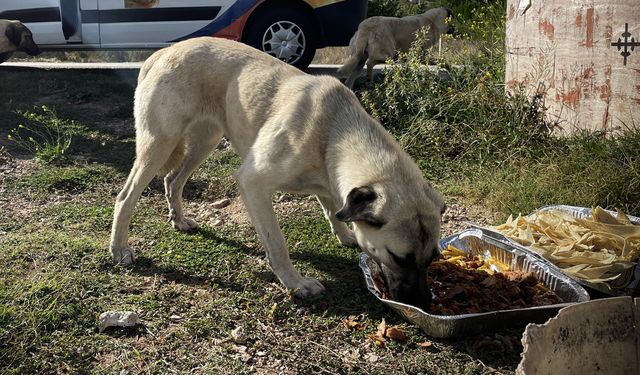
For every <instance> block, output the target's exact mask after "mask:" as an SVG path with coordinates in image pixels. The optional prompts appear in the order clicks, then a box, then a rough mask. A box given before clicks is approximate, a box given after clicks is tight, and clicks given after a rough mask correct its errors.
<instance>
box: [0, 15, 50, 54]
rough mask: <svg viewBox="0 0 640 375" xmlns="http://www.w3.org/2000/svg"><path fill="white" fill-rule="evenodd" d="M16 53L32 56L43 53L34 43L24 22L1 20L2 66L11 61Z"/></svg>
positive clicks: (0, 46) (0, 44) (0, 45)
mask: <svg viewBox="0 0 640 375" xmlns="http://www.w3.org/2000/svg"><path fill="white" fill-rule="evenodd" d="M16 51H20V52H25V53H27V54H29V55H31V56H36V55H38V54H40V52H41V51H40V48H38V45H37V44H36V43H35V42H34V41H33V35H32V34H31V31H30V30H29V29H28V28H27V27H26V26H25V25H23V24H22V22H20V21H13V20H0V64H1V63H3V62H5V61H7V60H9V58H10V57H11V55H13V53H14V52H16Z"/></svg>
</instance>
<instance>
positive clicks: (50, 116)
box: [8, 105, 84, 163]
mask: <svg viewBox="0 0 640 375" xmlns="http://www.w3.org/2000/svg"><path fill="white" fill-rule="evenodd" d="M17 113H18V114H19V115H20V116H21V117H22V118H23V120H24V121H25V123H24V124H20V125H18V127H17V128H14V129H13V130H11V133H10V134H9V135H8V138H9V140H11V141H13V142H15V144H16V145H17V146H18V147H19V148H22V149H23V150H25V151H27V152H29V153H31V154H33V156H34V157H35V158H36V159H39V160H41V161H44V162H46V163H52V162H56V161H62V160H63V159H65V158H66V157H67V156H68V154H67V151H68V150H69V148H70V147H71V141H72V139H73V136H74V135H77V134H80V133H81V132H82V131H83V130H84V127H83V126H81V125H80V124H78V123H77V122H75V121H72V120H68V119H63V118H60V117H58V114H57V113H56V111H55V109H52V108H49V107H48V106H46V105H43V106H41V107H40V108H34V110H33V111H17Z"/></svg>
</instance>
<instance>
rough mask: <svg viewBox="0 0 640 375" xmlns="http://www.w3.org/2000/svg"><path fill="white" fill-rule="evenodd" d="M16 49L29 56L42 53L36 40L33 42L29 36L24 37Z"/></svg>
mask: <svg viewBox="0 0 640 375" xmlns="http://www.w3.org/2000/svg"><path fill="white" fill-rule="evenodd" d="M18 51H21V52H24V53H26V54H28V55H31V56H37V55H39V54H41V53H42V50H41V49H40V47H38V45H37V44H36V42H34V41H33V39H31V38H24V39H23V40H22V42H20V46H19V47H18Z"/></svg>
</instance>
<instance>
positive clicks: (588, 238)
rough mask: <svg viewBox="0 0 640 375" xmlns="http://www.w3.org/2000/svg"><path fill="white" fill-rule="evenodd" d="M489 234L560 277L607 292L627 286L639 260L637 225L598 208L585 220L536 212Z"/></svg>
mask: <svg viewBox="0 0 640 375" xmlns="http://www.w3.org/2000/svg"><path fill="white" fill-rule="evenodd" d="M494 229H496V230H498V231H499V232H501V233H502V234H504V235H505V236H507V237H508V238H510V239H512V240H514V241H516V242H518V243H520V244H521V245H524V246H527V247H528V248H530V249H531V250H533V251H535V252H536V253H538V254H540V255H542V256H543V257H544V258H546V259H547V260H549V261H550V262H552V263H553V264H555V265H557V266H558V267H560V268H562V270H563V271H564V272H566V273H568V274H570V275H573V276H575V277H577V278H579V279H582V280H585V281H588V282H590V283H593V284H598V285H600V286H602V287H604V288H605V289H608V290H615V289H620V288H624V287H625V286H627V285H628V284H629V282H630V281H631V278H632V277H633V267H634V266H635V265H636V263H637V261H638V258H639V257H640V225H634V224H633V223H632V222H631V221H630V220H629V218H628V216H627V215H625V214H624V213H623V212H621V211H620V210H618V211H617V215H616V216H614V215H611V214H609V213H608V212H607V211H605V210H603V209H602V208H600V207H597V208H595V209H593V210H592V217H591V218H588V219H579V218H575V217H573V216H572V215H571V214H569V213H567V212H565V211H562V210H549V211H538V212H534V213H533V214H531V215H529V216H522V215H519V216H518V217H516V218H513V217H512V216H510V217H509V219H507V222H506V223H504V224H502V225H499V226H497V227H494Z"/></svg>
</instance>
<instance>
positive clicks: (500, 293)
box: [374, 245, 563, 315]
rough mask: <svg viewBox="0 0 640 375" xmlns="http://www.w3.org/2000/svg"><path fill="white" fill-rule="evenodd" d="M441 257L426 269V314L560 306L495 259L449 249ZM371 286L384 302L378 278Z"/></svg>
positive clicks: (535, 282) (526, 276)
mask: <svg viewBox="0 0 640 375" xmlns="http://www.w3.org/2000/svg"><path fill="white" fill-rule="evenodd" d="M442 257H443V259H442V260H438V261H435V262H433V263H432V264H431V265H430V266H429V271H428V276H427V277H428V284H429V287H430V288H431V291H432V293H433V300H432V302H431V306H430V307H429V311H427V312H428V313H430V314H434V315H462V314H475V313H483V312H490V311H498V310H513V309H520V308H528V307H533V306H547V305H555V304H558V303H562V302H563V301H562V300H561V299H560V298H559V297H558V296H557V295H556V294H555V293H554V292H553V291H551V290H549V288H547V287H546V286H545V285H544V284H542V283H541V282H540V280H539V279H538V278H537V277H536V275H535V274H533V273H531V272H523V271H513V270H509V267H508V266H507V265H505V264H503V263H501V262H500V261H498V260H497V259H494V258H484V257H482V256H479V255H475V256H470V255H469V254H467V253H465V252H464V251H462V250H460V249H457V248H455V247H454V246H452V245H449V246H448V247H447V248H446V249H445V250H444V251H443V252H442ZM374 282H375V283H376V284H377V286H378V288H379V289H380V290H381V291H382V297H383V298H386V299H388V298H389V295H388V294H387V293H386V290H385V288H384V279H383V277H382V275H374Z"/></svg>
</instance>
